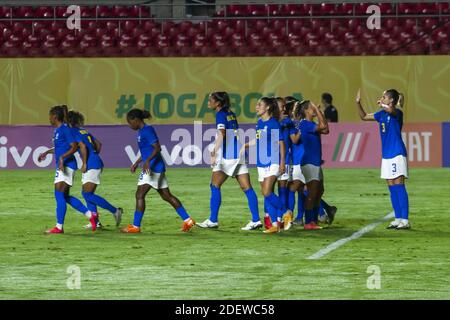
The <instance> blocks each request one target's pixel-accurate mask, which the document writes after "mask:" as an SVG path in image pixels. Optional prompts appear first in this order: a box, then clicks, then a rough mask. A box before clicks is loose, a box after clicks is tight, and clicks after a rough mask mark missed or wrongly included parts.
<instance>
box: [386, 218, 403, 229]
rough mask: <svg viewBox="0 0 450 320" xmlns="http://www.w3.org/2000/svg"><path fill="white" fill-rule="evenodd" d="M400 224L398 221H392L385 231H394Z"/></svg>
mask: <svg viewBox="0 0 450 320" xmlns="http://www.w3.org/2000/svg"><path fill="white" fill-rule="evenodd" d="M399 224H400V220H397V219H395V220H394V221H392V222H391V223H390V224H389V226H388V227H387V228H386V229H396V228H397V227H398V226H399Z"/></svg>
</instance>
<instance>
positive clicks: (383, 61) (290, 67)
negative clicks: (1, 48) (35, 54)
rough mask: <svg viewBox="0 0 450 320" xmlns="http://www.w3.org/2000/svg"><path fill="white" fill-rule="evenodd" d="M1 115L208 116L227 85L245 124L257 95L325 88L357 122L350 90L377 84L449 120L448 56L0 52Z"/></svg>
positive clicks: (417, 116)
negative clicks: (134, 112)
mask: <svg viewBox="0 0 450 320" xmlns="http://www.w3.org/2000/svg"><path fill="white" fill-rule="evenodd" d="M0 69H1V73H0V124H47V123H48V110H49V108H50V107H51V106H53V105H57V104H67V105H68V106H69V108H73V109H77V110H80V111H81V112H83V113H84V114H85V116H86V120H87V123H89V124H123V123H124V122H125V114H126V112H127V111H128V110H130V109H131V108H133V107H140V108H146V109H148V110H149V111H150V112H151V113H152V115H153V122H154V123H192V121H193V120H203V121H205V122H213V115H212V113H211V112H210V111H209V110H208V109H207V96H208V93H209V92H212V91H227V92H229V93H230V96H231V100H232V104H233V108H234V111H235V112H236V114H237V116H238V119H239V121H240V122H241V123H246V122H254V121H255V103H256V100H257V99H258V98H259V97H261V96H262V95H281V96H286V95H295V96H297V97H305V98H308V99H311V100H313V101H315V102H318V103H319V102H320V95H321V93H322V92H330V93H331V94H332V95H333V97H334V101H333V102H334V105H335V106H336V107H337V109H338V111H339V119H340V121H342V122H344V121H345V122H354V121H358V117H357V112H356V109H355V102H354V101H355V94H356V91H357V90H358V88H360V87H361V88H362V94H363V104H364V105H365V106H367V110H368V111H375V110H376V101H377V99H378V97H379V96H380V95H381V93H382V92H383V90H385V89H389V88H395V89H398V90H399V91H401V92H403V93H404V94H405V96H406V99H405V100H406V104H405V120H406V121H408V122H419V121H420V122H429V121H431V122H433V121H436V122H442V121H445V120H447V121H448V120H450V106H449V101H450V92H449V88H450V74H449V73H450V56H380V57H254V58H42V59H40V58H39V59H37V58H28V59H0Z"/></svg>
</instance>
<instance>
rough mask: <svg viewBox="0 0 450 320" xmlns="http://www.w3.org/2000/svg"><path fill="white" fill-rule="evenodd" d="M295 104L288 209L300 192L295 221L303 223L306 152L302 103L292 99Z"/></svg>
mask: <svg viewBox="0 0 450 320" xmlns="http://www.w3.org/2000/svg"><path fill="white" fill-rule="evenodd" d="M292 104H294V107H293V111H292V117H293V124H294V127H295V129H296V134H295V135H294V136H293V137H292V139H291V141H292V146H291V148H292V177H291V182H290V184H289V192H288V209H289V210H291V211H293V210H294V206H295V193H296V192H298V204H297V207H298V208H297V210H298V213H297V217H296V219H295V223H296V224H299V225H303V213H304V198H305V195H304V190H305V184H306V181H305V176H304V175H303V173H302V168H301V161H302V158H303V154H304V153H305V147H304V146H303V143H302V141H301V134H300V130H299V127H300V121H301V120H302V119H301V117H300V113H299V109H300V103H299V101H297V100H295V101H292Z"/></svg>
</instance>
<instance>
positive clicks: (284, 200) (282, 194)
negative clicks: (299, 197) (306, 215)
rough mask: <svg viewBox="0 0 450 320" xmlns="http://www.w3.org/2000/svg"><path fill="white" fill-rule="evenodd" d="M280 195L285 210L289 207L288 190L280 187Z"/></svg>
mask: <svg viewBox="0 0 450 320" xmlns="http://www.w3.org/2000/svg"><path fill="white" fill-rule="evenodd" d="M278 195H279V197H280V200H281V203H282V204H283V207H284V208H287V206H288V195H289V193H288V189H287V188H286V187H278Z"/></svg>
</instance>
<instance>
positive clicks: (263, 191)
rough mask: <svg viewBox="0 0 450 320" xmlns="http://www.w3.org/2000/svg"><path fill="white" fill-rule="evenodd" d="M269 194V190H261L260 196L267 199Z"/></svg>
mask: <svg viewBox="0 0 450 320" xmlns="http://www.w3.org/2000/svg"><path fill="white" fill-rule="evenodd" d="M271 193H272V191H271V190H268V189H262V195H263V196H264V197H268V196H269V195H270V194H271Z"/></svg>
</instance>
